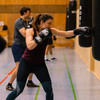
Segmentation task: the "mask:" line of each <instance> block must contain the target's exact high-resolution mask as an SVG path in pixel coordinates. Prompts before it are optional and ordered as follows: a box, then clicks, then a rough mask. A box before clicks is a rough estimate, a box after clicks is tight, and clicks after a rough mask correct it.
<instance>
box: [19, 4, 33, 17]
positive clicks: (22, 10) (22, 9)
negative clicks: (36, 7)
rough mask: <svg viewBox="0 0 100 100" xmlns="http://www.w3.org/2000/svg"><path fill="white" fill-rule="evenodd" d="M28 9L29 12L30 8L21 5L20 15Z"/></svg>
mask: <svg viewBox="0 0 100 100" xmlns="http://www.w3.org/2000/svg"><path fill="white" fill-rule="evenodd" d="M28 10H29V11H30V12H31V9H30V8H29V7H25V6H24V7H22V8H21V9H20V15H21V16H22V15H24V12H25V13H26V12H27V11H28Z"/></svg>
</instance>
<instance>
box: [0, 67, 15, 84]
mask: <svg viewBox="0 0 100 100" xmlns="http://www.w3.org/2000/svg"><path fill="white" fill-rule="evenodd" d="M15 69H16V67H15V68H14V69H13V70H12V71H11V72H9V73H8V75H7V76H6V77H5V78H4V79H3V80H2V81H1V82H0V85H1V84H2V83H3V82H4V81H5V80H6V79H7V78H8V76H9V75H11V73H12V72H13V71H14V70H15Z"/></svg>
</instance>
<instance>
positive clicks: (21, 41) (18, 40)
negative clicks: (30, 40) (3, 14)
mask: <svg viewBox="0 0 100 100" xmlns="http://www.w3.org/2000/svg"><path fill="white" fill-rule="evenodd" d="M21 28H25V29H26V28H27V22H26V21H24V20H23V19H22V18H18V19H17V20H16V22H15V25H14V44H18V45H22V46H26V43H25V37H23V36H22V35H21V33H20V32H19V30H20V29H21Z"/></svg>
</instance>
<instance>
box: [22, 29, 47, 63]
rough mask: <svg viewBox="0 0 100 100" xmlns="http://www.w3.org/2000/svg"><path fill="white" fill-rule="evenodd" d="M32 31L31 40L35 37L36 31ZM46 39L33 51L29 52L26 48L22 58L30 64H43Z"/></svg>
mask: <svg viewBox="0 0 100 100" xmlns="http://www.w3.org/2000/svg"><path fill="white" fill-rule="evenodd" d="M33 31H34V36H33V39H34V38H35V37H36V36H37V35H36V31H35V30H33ZM47 42H48V38H47V39H45V40H44V41H43V42H42V43H41V44H38V45H37V47H36V48H34V49H33V50H29V49H28V48H26V50H25V52H24V54H23V56H22V58H24V59H25V60H27V61H28V62H30V63H32V64H42V63H44V62H45V61H44V55H45V49H46V46H47Z"/></svg>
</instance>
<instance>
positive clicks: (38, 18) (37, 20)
mask: <svg viewBox="0 0 100 100" xmlns="http://www.w3.org/2000/svg"><path fill="white" fill-rule="evenodd" d="M48 19H53V17H52V16H51V15H49V14H47V13H45V14H38V15H37V16H36V17H35V19H34V21H33V27H34V28H35V29H36V30H37V31H39V28H38V25H40V22H41V20H43V22H46V21H47V20H48Z"/></svg>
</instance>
